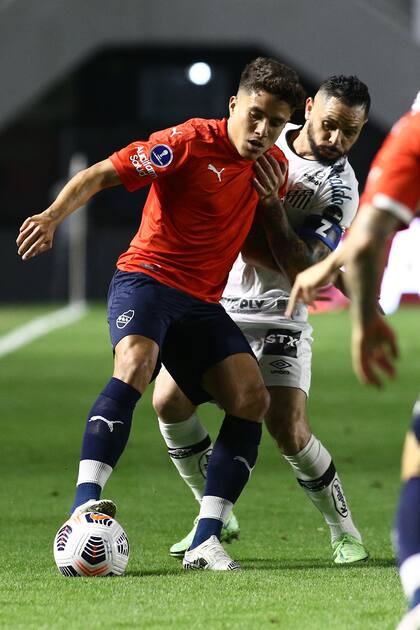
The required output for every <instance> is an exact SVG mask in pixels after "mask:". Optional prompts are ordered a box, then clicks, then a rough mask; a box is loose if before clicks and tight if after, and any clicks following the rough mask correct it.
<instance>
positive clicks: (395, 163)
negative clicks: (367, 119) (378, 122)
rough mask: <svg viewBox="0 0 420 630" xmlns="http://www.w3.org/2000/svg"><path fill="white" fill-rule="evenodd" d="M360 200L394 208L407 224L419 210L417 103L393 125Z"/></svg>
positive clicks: (419, 118)
mask: <svg viewBox="0 0 420 630" xmlns="http://www.w3.org/2000/svg"><path fill="white" fill-rule="evenodd" d="M419 97H420V93H419ZM419 97H418V100H417V101H416V102H418V101H419V100H420V98H419ZM361 203H362V204H363V203H369V204H372V205H374V206H375V207H376V208H380V209H384V210H387V211H389V212H392V213H393V214H394V215H395V216H396V217H397V218H398V219H400V220H401V221H402V222H403V223H405V224H408V223H410V221H411V219H412V218H413V216H414V214H416V212H417V211H419V210H420V107H419V108H417V107H416V104H415V105H414V106H413V109H412V111H411V112H408V113H407V114H405V116H403V117H402V118H400V120H399V121H398V122H397V123H396V124H395V125H394V127H393V128H392V129H391V131H390V133H389V134H388V136H387V137H386V139H385V141H384V143H383V145H382V147H381V148H380V150H379V152H378V153H377V155H376V157H375V159H374V161H373V162H372V166H371V168H370V171H369V177H368V179H367V184H366V188H365V191H364V193H363V195H362V198H361Z"/></svg>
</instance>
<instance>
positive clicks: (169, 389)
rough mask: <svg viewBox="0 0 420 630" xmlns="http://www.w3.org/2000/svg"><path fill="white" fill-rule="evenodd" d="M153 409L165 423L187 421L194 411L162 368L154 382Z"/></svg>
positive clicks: (191, 404)
mask: <svg viewBox="0 0 420 630" xmlns="http://www.w3.org/2000/svg"><path fill="white" fill-rule="evenodd" d="M153 407H154V409H155V411H156V413H157V415H158V416H159V418H160V419H161V420H163V421H164V422H167V423H172V422H182V421H183V420H187V419H188V418H190V416H191V415H192V414H193V413H194V411H195V409H196V406H195V405H194V404H193V403H192V402H191V401H190V400H189V398H187V396H186V395H185V394H184V393H183V391H182V390H181V389H180V388H179V387H178V385H177V384H176V382H175V381H174V379H173V378H172V376H171V375H170V374H169V372H168V370H166V369H165V368H164V367H162V369H161V370H160V372H159V374H158V376H157V378H156V381H155V388H154V391H153Z"/></svg>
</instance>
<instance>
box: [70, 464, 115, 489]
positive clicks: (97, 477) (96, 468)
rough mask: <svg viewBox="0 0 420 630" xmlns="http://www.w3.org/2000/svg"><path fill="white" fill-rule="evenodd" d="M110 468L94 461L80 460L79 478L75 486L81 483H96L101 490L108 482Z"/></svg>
mask: <svg viewBox="0 0 420 630" xmlns="http://www.w3.org/2000/svg"><path fill="white" fill-rule="evenodd" d="M112 470H113V469H112V467H111V466H109V465H108V464H104V463H103V462H98V461H96V460H94V459H82V460H81V461H80V463H79V476H78V478H77V483H76V486H80V484H81V483H97V484H98V485H99V486H101V488H102V489H103V488H104V486H105V484H106V482H107V481H108V479H109V477H110V475H111V473H112Z"/></svg>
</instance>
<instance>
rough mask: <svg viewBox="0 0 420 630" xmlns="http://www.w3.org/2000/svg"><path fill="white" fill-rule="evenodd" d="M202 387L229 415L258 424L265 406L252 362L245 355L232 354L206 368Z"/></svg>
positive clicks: (263, 389)
mask: <svg viewBox="0 0 420 630" xmlns="http://www.w3.org/2000/svg"><path fill="white" fill-rule="evenodd" d="M202 385H203V387H204V389H205V390H206V391H208V392H209V393H210V394H211V396H212V397H213V398H214V400H215V401H216V402H217V403H218V404H219V405H220V406H221V407H222V408H223V409H224V410H225V411H226V412H227V413H229V414H232V415H235V416H239V417H243V418H247V419H248V420H256V421H262V420H263V418H264V415H265V413H266V411H267V409H268V405H269V394H268V391H267V389H266V387H265V386H264V382H263V379H262V376H261V372H260V370H259V368H258V364H257V362H256V361H255V358H254V357H253V356H252V355H250V354H248V353H241V354H233V355H230V356H228V357H226V358H225V359H224V360H223V361H220V362H219V363H216V364H215V365H213V366H212V367H210V368H209V369H208V370H207V371H206V372H205V373H204V374H203V379H202Z"/></svg>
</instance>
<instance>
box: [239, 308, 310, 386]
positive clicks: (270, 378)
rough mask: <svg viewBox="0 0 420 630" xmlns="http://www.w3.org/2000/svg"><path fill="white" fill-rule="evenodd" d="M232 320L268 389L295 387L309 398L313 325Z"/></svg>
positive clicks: (285, 321)
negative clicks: (255, 358) (246, 344)
mask: <svg viewBox="0 0 420 630" xmlns="http://www.w3.org/2000/svg"><path fill="white" fill-rule="evenodd" d="M261 319H263V318H261ZM261 319H259V320H255V321H253V322H250V321H247V322H244V321H238V320H236V319H235V320H234V321H235V322H236V324H237V325H238V326H239V328H240V329H241V330H242V332H243V333H244V335H245V337H246V339H247V341H248V343H249V344H250V346H251V348H252V350H253V352H254V354H255V356H256V357H257V359H258V361H259V364H260V369H261V372H262V375H263V378H264V383H265V385H266V386H267V387H296V388H297V389H301V390H302V391H304V392H305V394H306V395H307V396H308V395H309V388H310V386H311V359H312V349H311V345H312V326H310V324H308V323H299V324H297V323H295V322H292V321H290V320H286V319H284V320H280V321H278V320H277V321H276V322H275V323H274V322H272V321H271V322H267V321H261Z"/></svg>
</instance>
